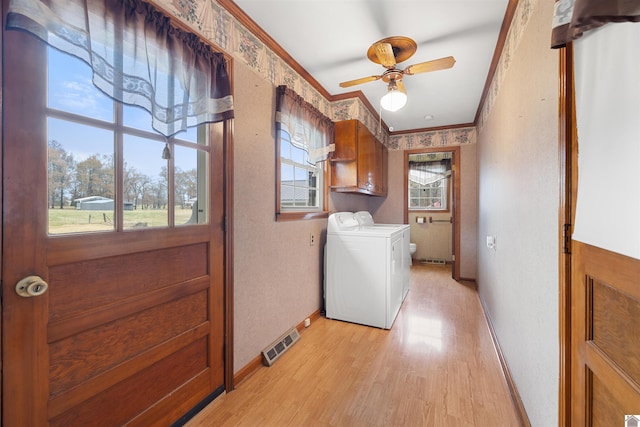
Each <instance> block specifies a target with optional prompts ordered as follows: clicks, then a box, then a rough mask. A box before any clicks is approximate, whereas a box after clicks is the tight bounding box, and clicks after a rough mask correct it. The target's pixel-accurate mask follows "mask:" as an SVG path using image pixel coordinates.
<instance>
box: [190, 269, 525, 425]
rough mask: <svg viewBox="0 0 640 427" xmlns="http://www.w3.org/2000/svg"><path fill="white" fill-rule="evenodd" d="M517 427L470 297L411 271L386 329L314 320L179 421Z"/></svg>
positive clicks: (446, 281) (444, 274) (468, 289)
mask: <svg viewBox="0 0 640 427" xmlns="http://www.w3.org/2000/svg"><path fill="white" fill-rule="evenodd" d="M186 425H187V426H189V427H201V426H207V427H209V426H349V427H352V426H368V427H370V426H435V427H440V426H456V427H461V426H481V427H485V426H499V427H506V426H518V425H519V422H518V419H517V416H516V412H515V410H514V408H513V405H512V403H511V398H510V396H509V393H508V391H507V386H506V383H505V380H504V378H503V375H502V372H501V369H500V367H499V363H498V358H497V355H496V352H495V349H494V347H493V344H492V342H491V338H490V334H489V330H488V327H487V324H486V320H485V318H484V315H483V313H482V308H481V306H480V302H479V299H478V295H477V292H476V291H475V289H474V288H473V287H472V286H471V285H469V284H462V283H457V282H455V281H453V280H452V279H451V269H450V267H446V266H431V265H414V266H413V267H412V269H411V290H410V291H409V294H408V296H407V298H406V300H405V302H404V304H403V306H402V309H401V310H400V313H399V314H398V317H397V318H396V321H395V323H394V325H393V327H392V329H391V330H383V329H377V328H372V327H368V326H362V325H356V324H352V323H347V322H341V321H337V320H328V319H325V318H321V319H319V320H318V321H316V322H314V323H313V324H312V325H311V326H310V327H309V328H308V329H305V330H304V331H303V332H302V334H301V338H300V341H298V343H296V344H295V345H294V346H293V347H291V349H290V350H289V351H288V352H287V353H285V354H284V355H283V356H282V357H281V358H280V359H279V360H277V361H276V362H275V363H274V365H273V366H271V367H268V368H267V367H262V368H260V369H259V370H258V371H257V372H256V373H255V374H253V375H252V376H250V377H249V378H248V379H247V380H245V381H244V382H242V383H241V384H239V385H238V387H237V388H236V389H235V390H234V391H232V392H231V393H228V394H226V395H223V396H221V397H219V398H218V399H216V400H215V401H214V402H212V403H211V404H210V405H209V406H207V407H206V408H205V409H203V410H202V411H201V412H200V413H199V414H198V415H196V417H194V418H193V419H192V420H191V421H190V422H189V423H187V424H186Z"/></svg>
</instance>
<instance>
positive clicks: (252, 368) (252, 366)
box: [233, 309, 322, 388]
mask: <svg viewBox="0 0 640 427" xmlns="http://www.w3.org/2000/svg"><path fill="white" fill-rule="evenodd" d="M320 317H322V313H321V312H320V309H318V310H316V311H314V312H313V313H311V314H310V315H309V320H311V324H312V325H313V323H314V322H315V321H316V320H318V319H319V318H320ZM296 329H297V330H298V332H302V331H303V330H304V329H306V328H305V327H304V320H303V321H302V322H300V323H298V324H297V325H296ZM263 366H264V365H263V364H262V354H259V355H258V356H256V357H255V358H253V359H251V361H250V362H249V363H247V364H246V365H245V366H244V367H242V368H241V369H240V370H238V372H237V373H236V374H234V375H233V388H236V387H237V386H238V385H239V384H240V383H241V382H242V381H244V380H246V379H247V378H249V377H250V376H251V375H253V374H254V373H255V372H256V371H258V369H260V368H261V367H263Z"/></svg>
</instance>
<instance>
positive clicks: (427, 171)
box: [409, 162, 451, 186]
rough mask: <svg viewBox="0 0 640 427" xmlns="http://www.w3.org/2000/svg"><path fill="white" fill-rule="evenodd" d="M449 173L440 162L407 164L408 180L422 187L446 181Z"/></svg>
mask: <svg viewBox="0 0 640 427" xmlns="http://www.w3.org/2000/svg"><path fill="white" fill-rule="evenodd" d="M450 174H451V173H450V172H448V171H447V165H446V164H445V163H441V162H409V180H410V181H412V182H415V183H417V184H420V185H422V186H425V185H428V184H435V183H437V182H440V181H442V180H444V179H447V178H448V177H449V175H450Z"/></svg>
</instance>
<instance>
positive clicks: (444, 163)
mask: <svg viewBox="0 0 640 427" xmlns="http://www.w3.org/2000/svg"><path fill="white" fill-rule="evenodd" d="M450 154H451V153H425V154H412V155H410V156H409V176H408V181H409V188H408V191H409V198H408V199H409V209H410V210H427V211H448V210H449V205H448V202H449V191H450V188H449V187H450V186H449V181H450V179H449V178H450V177H451V157H450ZM446 157H448V158H446Z"/></svg>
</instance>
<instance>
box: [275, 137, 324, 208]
mask: <svg viewBox="0 0 640 427" xmlns="http://www.w3.org/2000/svg"><path fill="white" fill-rule="evenodd" d="M323 165H324V162H318V163H316V164H311V163H309V154H308V153H307V152H306V151H304V150H303V149H301V148H298V147H296V146H295V145H293V144H292V143H291V138H290V137H289V134H288V133H287V132H285V131H283V130H281V131H280V209H281V211H282V210H285V211H290V212H297V211H301V212H308V211H321V210H322V200H323V182H324V169H323Z"/></svg>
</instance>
